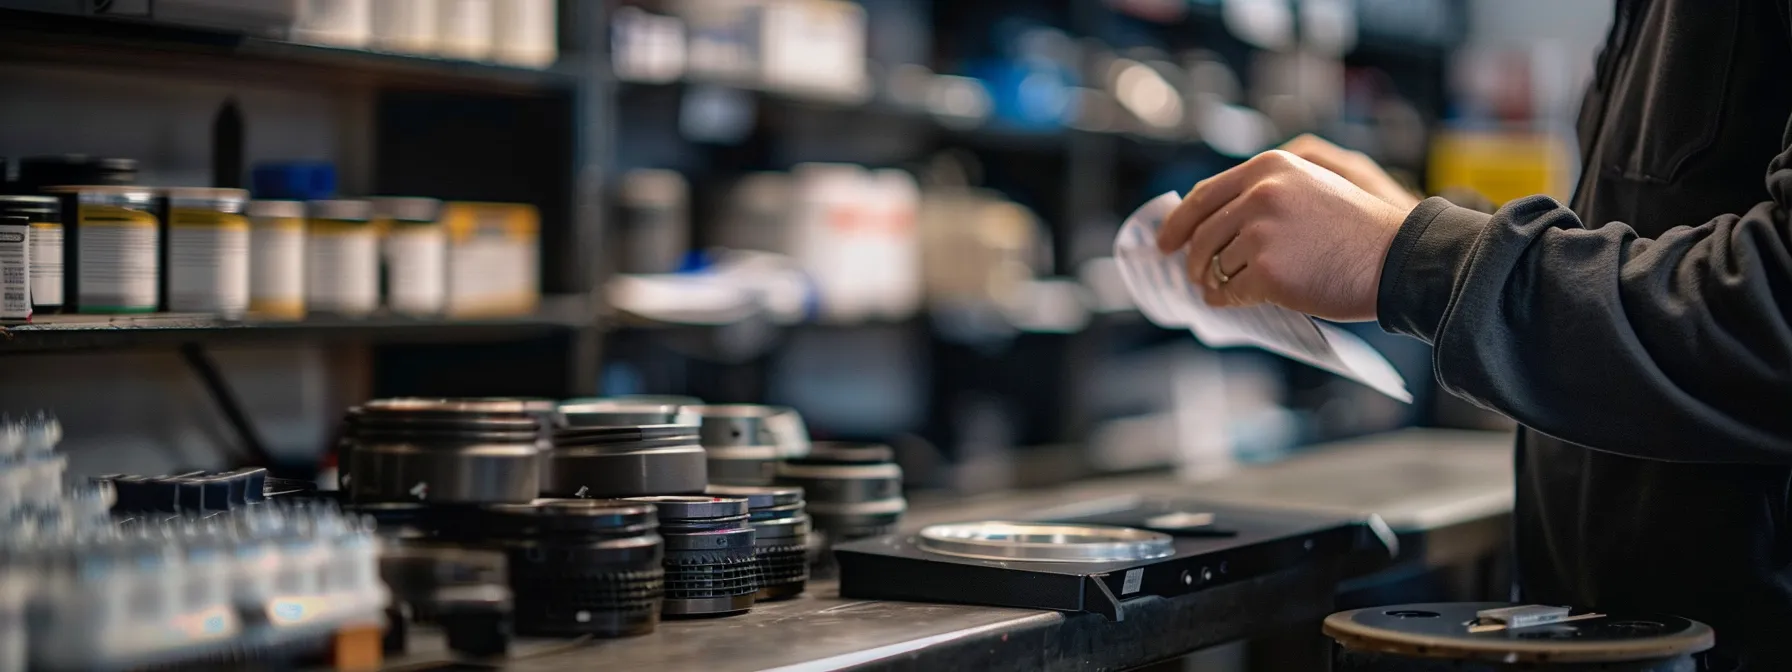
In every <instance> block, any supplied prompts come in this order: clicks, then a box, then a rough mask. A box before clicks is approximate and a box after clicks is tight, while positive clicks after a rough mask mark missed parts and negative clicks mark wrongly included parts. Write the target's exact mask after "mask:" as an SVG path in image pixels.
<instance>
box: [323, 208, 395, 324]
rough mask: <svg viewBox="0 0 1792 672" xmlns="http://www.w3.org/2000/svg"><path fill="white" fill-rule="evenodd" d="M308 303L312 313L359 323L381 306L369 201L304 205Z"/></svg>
mask: <svg viewBox="0 0 1792 672" xmlns="http://www.w3.org/2000/svg"><path fill="white" fill-rule="evenodd" d="M306 210H307V214H309V216H310V218H309V219H308V220H307V221H306V232H305V303H306V307H307V308H308V309H309V310H310V311H311V312H314V313H318V312H321V313H334V314H337V315H345V316H349V317H360V316H364V315H367V314H369V313H372V312H373V311H374V310H375V309H378V308H379V305H380V283H379V268H380V260H379V232H378V230H377V229H376V228H375V227H374V224H373V204H371V203H368V202H367V201H347V200H332V201H310V202H308V203H306Z"/></svg>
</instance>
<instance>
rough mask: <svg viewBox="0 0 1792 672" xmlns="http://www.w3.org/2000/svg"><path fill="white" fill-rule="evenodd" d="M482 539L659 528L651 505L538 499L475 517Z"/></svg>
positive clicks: (494, 507) (502, 506) (487, 510)
mask: <svg viewBox="0 0 1792 672" xmlns="http://www.w3.org/2000/svg"><path fill="white" fill-rule="evenodd" d="M472 518H473V520H474V524H475V527H476V529H478V530H479V533H480V534H481V536H485V537H488V538H526V537H532V536H538V535H543V534H600V535H618V534H645V533H647V532H652V531H653V530H655V529H656V528H658V527H659V519H658V517H657V516H656V515H655V511H654V506H653V505H652V504H648V503H643V502H637V501H632V500H620V499H539V500H536V501H534V502H531V503H529V504H496V505H492V506H487V507H483V508H481V509H480V510H479V512H478V514H477V515H474V516H472Z"/></svg>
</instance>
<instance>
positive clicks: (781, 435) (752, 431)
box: [679, 404, 809, 485]
mask: <svg viewBox="0 0 1792 672" xmlns="http://www.w3.org/2000/svg"><path fill="white" fill-rule="evenodd" d="M679 422H681V423H687V424H694V425H697V428H698V429H697V431H698V434H699V435H700V438H701V440H702V443H703V448H704V449H705V450H708V451H709V453H710V460H709V463H710V482H712V483H717V484H726V485H770V484H771V483H772V480H773V478H774V477H775V476H776V469H777V467H776V465H777V462H778V460H781V459H788V458H792V457H801V456H803V455H807V454H808V453H809V431H808V429H807V428H805V427H804V426H803V419H802V416H801V415H798V414H797V412H796V411H794V410H791V409H788V408H784V407H782V406H760V405H756V404H714V405H707V406H683V407H680V408H679Z"/></svg>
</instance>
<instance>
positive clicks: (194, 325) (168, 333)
mask: <svg viewBox="0 0 1792 672" xmlns="http://www.w3.org/2000/svg"><path fill="white" fill-rule="evenodd" d="M596 326H597V319H596V313H595V312H594V311H592V310H591V309H590V308H589V307H588V304H587V303H586V301H585V297H582V296H565V297H548V298H546V299H544V300H543V302H542V308H541V310H539V311H537V312H536V313H535V314H532V315H525V316H517V317H491V318H467V319H450V318H414V317H403V316H397V315H374V316H369V317H366V318H362V319H351V318H337V317H311V318H307V319H304V320H299V321H292V322H261V321H242V320H227V319H224V318H221V317H217V316H214V315H201V314H193V313H157V314H152V315H47V316H41V317H39V318H37V319H34V320H33V321H32V322H31V323H30V324H17V325H10V326H0V354H7V353H19V352H46V351H57V350H92V349H102V348H105V349H117V348H152V347H168V346H177V345H189V344H204V345H211V344H242V343H270V342H304V343H316V342H349V343H473V342H497V341H516V340H524V339H529V338H539V337H544V336H550V335H554V334H561V333H571V332H575V331H578V330H581V329H594V328H596Z"/></svg>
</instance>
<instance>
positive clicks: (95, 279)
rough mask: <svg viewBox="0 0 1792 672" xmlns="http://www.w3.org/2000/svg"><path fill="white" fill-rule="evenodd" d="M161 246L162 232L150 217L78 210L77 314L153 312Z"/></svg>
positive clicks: (117, 209)
mask: <svg viewBox="0 0 1792 672" xmlns="http://www.w3.org/2000/svg"><path fill="white" fill-rule="evenodd" d="M159 244H161V232H160V231H157V230H156V219H155V217H154V216H152V215H150V214H149V213H146V212H141V211H136V210H129V209H126V208H120V207H113V206H92V205H83V206H81V224H80V226H79V227H78V228H76V229H75V245H76V246H77V247H78V248H80V249H79V254H78V255H77V257H76V258H77V259H79V268H76V269H75V288H76V292H77V294H76V296H75V300H76V301H79V302H80V310H81V312H90V313H105V312H153V311H155V309H156V290H157V287H156V285H157V284H158V282H157V281H158V279H159V277H160V273H158V271H159V270H160V269H159V267H158V261H159V260H158V259H157V258H156V246H157V245H159Z"/></svg>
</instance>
